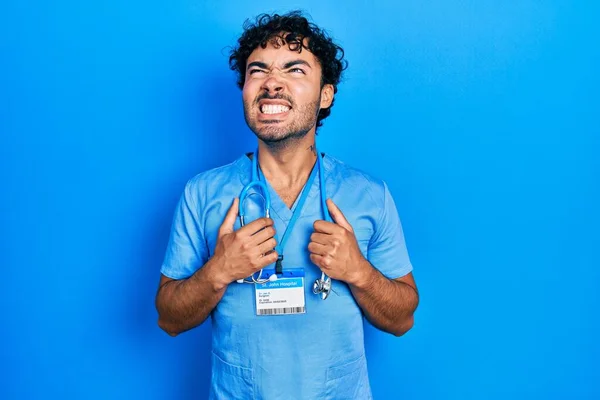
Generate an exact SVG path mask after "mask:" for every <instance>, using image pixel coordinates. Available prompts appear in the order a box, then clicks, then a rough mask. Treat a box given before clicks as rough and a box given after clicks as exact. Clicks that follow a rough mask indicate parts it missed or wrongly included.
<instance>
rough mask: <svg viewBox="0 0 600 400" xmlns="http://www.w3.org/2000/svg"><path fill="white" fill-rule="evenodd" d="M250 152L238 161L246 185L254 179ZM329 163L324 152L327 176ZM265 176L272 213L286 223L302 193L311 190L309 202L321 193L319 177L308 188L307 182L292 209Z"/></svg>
mask: <svg viewBox="0 0 600 400" xmlns="http://www.w3.org/2000/svg"><path fill="white" fill-rule="evenodd" d="M250 154H253V153H246V154H244V155H243V156H242V157H241V158H240V160H239V161H240V162H239V163H238V166H239V167H240V168H239V169H240V180H241V182H242V184H243V185H244V186H245V185H247V184H248V183H250V181H251V180H252V160H250V157H249V155H250ZM327 161H329V160H327ZM327 164H328V162H325V154H323V173H324V175H325V178H327V175H328V165H327ZM314 168H317V164H316V163H315V166H314ZM263 177H264V175H263ZM264 178H265V183H266V185H267V189H268V190H269V194H270V195H271V213H274V214H277V216H278V217H279V219H281V220H282V221H283V222H285V223H286V224H287V223H288V222H290V219H291V218H292V214H293V213H294V209H295V207H296V205H297V204H298V200H299V199H300V197H301V196H302V193H303V192H304V191H305V190H307V189H308V190H309V192H308V197H307V199H306V201H307V202H309V201H311V200H312V199H313V198H314V197H315V195H316V194H319V193H320V189H321V184H320V180H319V179H315V180H314V182H313V184H312V185H311V187H310V188H307V187H306V184H305V185H304V186H303V187H302V190H301V191H300V193H299V194H298V196H297V197H296V200H295V201H294V204H293V205H292V208H291V209H290V208H288V206H287V205H286V204H285V202H284V201H283V200H282V199H281V197H279V194H278V193H277V192H276V191H275V189H273V187H272V186H271V184H270V183H269V181H268V180H267V179H266V177H264ZM319 197H320V196H319ZM303 211H304V210H301V212H302V213H303Z"/></svg>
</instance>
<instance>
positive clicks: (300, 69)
mask: <svg viewBox="0 0 600 400" xmlns="http://www.w3.org/2000/svg"><path fill="white" fill-rule="evenodd" d="M289 71H290V72H294V73H298V72H299V73H301V74H304V75H306V72H304V70H303V69H302V68H290V69H289Z"/></svg>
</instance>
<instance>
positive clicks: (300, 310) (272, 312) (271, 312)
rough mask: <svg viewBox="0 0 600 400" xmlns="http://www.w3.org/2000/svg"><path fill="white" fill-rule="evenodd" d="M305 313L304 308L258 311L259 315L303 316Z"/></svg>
mask: <svg viewBox="0 0 600 400" xmlns="http://www.w3.org/2000/svg"><path fill="white" fill-rule="evenodd" d="M303 312H304V307H285V308H269V309H266V310H258V315H280V314H301V313H303Z"/></svg>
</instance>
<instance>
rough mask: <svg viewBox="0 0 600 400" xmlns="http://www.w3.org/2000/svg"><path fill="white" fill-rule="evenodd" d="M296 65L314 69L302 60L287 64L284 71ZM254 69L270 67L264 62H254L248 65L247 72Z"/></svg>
mask: <svg viewBox="0 0 600 400" xmlns="http://www.w3.org/2000/svg"><path fill="white" fill-rule="evenodd" d="M295 65H305V66H307V67H308V68H311V69H312V66H311V65H310V64H309V63H308V62H307V61H304V60H300V59H298V60H292V61H288V62H287V63H285V64H284V65H283V68H282V69H288V68H291V67H293V66H295ZM252 67H258V68H262V69H268V68H269V66H268V65H267V64H266V63H264V62H262V61H253V62H251V63H250V64H248V68H246V70H249V69H250V68H252Z"/></svg>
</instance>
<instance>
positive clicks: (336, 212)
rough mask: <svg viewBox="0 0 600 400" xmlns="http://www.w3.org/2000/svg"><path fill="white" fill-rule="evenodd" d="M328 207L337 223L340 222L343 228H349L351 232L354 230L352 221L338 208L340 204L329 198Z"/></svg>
mask: <svg viewBox="0 0 600 400" xmlns="http://www.w3.org/2000/svg"><path fill="white" fill-rule="evenodd" d="M327 209H328V210H329V214H330V215H331V218H333V220H334V221H335V223H336V224H338V225H339V226H341V227H342V228H345V229H347V230H349V231H350V232H353V230H352V225H350V223H349V222H348V220H347V219H346V217H345V216H344V213H342V210H340V209H339V208H338V206H337V205H336V204H335V203H334V202H333V200H331V199H327Z"/></svg>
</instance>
